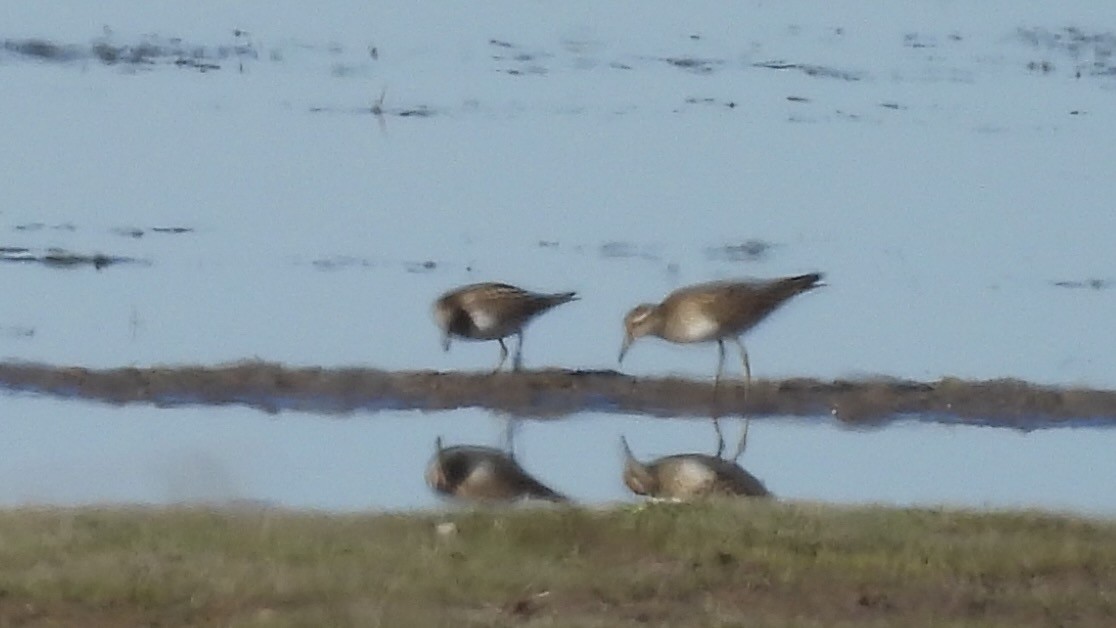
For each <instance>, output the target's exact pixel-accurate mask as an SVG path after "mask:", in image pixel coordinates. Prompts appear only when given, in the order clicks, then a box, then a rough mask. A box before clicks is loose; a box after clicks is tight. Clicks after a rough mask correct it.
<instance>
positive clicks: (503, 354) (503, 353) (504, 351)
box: [492, 338, 508, 373]
mask: <svg viewBox="0 0 1116 628" xmlns="http://www.w3.org/2000/svg"><path fill="white" fill-rule="evenodd" d="M497 342H499V343H500V361H499V362H497V363H496V368H494V369H492V372H493V373H498V372H499V371H500V367H501V366H504V360H507V359H508V346H507V345H506V344H504V339H503V338H498V339H497Z"/></svg>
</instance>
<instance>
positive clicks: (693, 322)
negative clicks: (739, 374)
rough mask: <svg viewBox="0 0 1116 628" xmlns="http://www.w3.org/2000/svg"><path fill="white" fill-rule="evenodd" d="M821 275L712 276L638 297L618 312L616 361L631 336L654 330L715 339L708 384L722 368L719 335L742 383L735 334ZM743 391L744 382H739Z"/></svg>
mask: <svg viewBox="0 0 1116 628" xmlns="http://www.w3.org/2000/svg"><path fill="white" fill-rule="evenodd" d="M821 279H822V275H821V274H820V273H811V274H809V275H799V276H797V277H783V278H780V279H771V280H767V281H712V282H709V283H701V284H696V285H693V286H687V287H685V288H679V289H678V290H675V291H674V292H672V293H670V294H669V295H667V298H665V299H663V302H662V303H659V304H651V303H644V304H641V305H637V306H636V307H634V308H632V310H631V311H630V312H628V315H627V316H625V317H624V329H625V335H624V344H623V346H622V347H620V361H621V362H623V361H624V354H626V353H627V352H628V348H629V347H631V345H632V343H633V342H635V341H636V339H638V338H640V337H642V336H648V335H650V336H658V337H660V338H663V339H664V340H669V341H670V342H677V343H691V342H708V341H711V340H716V341H717V346H718V349H719V355H720V357H719V360H718V362H717V375H716V377H715V378H714V380H713V383H714V386H716V385H717V383H719V382H720V380H721V373H722V372H723V371H724V368H725V339H726V338H727V339H731V340H732V341H733V342H735V343H736V346H738V347H740V359H741V362H742V363H743V365H744V379H745V383H746V384H747V383H750V382H751V380H752V369H751V366H750V365H749V363H748V351H747V350H746V349H745V348H744V343H743V342H741V341H740V336H741V335H743V334H744V333H745V332H747V331H748V330H749V329H751V328H752V327H755V326H756V324H757V323H759V322H760V321H762V320H763V319H765V318H767V316H768V315H769V314H771V312H773V311H775V310H776V309H778V307H779V306H780V305H782V304H783V303H785V302H786V301H787V300H788V299H790V298H791V297H793V296H795V295H797V294H801V293H803V292H806V291H807V290H811V289H813V288H817V287H819V286H822V285H825V284H822V283H820V282H821ZM745 391H747V388H745Z"/></svg>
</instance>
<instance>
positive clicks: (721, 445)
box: [713, 337, 752, 460]
mask: <svg viewBox="0 0 1116 628" xmlns="http://www.w3.org/2000/svg"><path fill="white" fill-rule="evenodd" d="M732 340H733V342H735V343H736V346H737V347H739V348H740V362H741V365H742V366H743V367H744V394H743V399H742V400H741V402H740V406H741V408H743V410H742V411H741V414H742V415H744V434H743V436H741V437H740V443H739V444H738V445H737V447H736V455H734V456H733V457H732V459H733V460H736V459H737V458H739V457H740V454H742V453H744V448H745V447H746V446H747V440H748V423H749V418H748V414H747V405H748V389H750V388H751V387H752V365H751V363H750V362H749V360H748V350H747V349H745V348H744V343H743V342H741V341H740V338H739V337H734V338H733V339H732ZM724 370H725V341H724V340H723V339H720V338H718V339H717V374H716V376H714V377H713V429H714V430H715V431H716V432H717V457H718V458H720V457H721V454H722V453H724V451H725V436H724V434H723V433H722V432H721V420H720V419H721V417H720V413H719V411H720V408H719V407H718V405H717V393H718V390H719V387H720V384H721V375H722V374H723V373H724Z"/></svg>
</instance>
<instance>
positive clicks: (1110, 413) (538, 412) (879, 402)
mask: <svg viewBox="0 0 1116 628" xmlns="http://www.w3.org/2000/svg"><path fill="white" fill-rule="evenodd" d="M0 387H3V388H6V389H8V390H10V391H19V392H29V393H36V394H44V395H54V396H58V397H66V398H76V399H90V400H96V401H104V402H110V403H150V404H154V405H157V406H182V405H226V404H237V405H245V406H250V407H255V408H259V409H261V410H264V411H267V412H278V411H280V410H299V411H306V412H322V413H346V412H355V411H362V412H375V411H379V410H424V411H436V410H453V409H457V408H465V407H478V408H488V409H491V410H494V411H498V412H503V413H510V414H515V415H519V416H529V417H538V418H542V417H558V416H562V415H567V414H573V413H576V412H583V411H589V412H609V413H618V414H647V415H653V416H664V417H666V416H670V417H674V416H683V417H708V416H710V415H712V414H716V415H718V416H730V415H737V416H739V415H742V414H746V415H748V416H814V417H817V416H830V415H832V416H834V417H836V418H837V419H838V420H840V421H843V422H845V423H848V424H851V425H881V424H884V423H887V422H889V421H892V420H895V419H902V418H919V419H922V420H932V421H940V422H948V423H972V424H982V425H1001V426H1010V427H1016V428H1020V429H1035V428H1040V427H1051V426H1056V425H1067V426H1068V425H1073V426H1083V425H1111V424H1114V423H1116V391H1109V390H1091V389H1083V388H1053V387H1045V386H1039V385H1035V384H1030V383H1027V382H1023V381H1019V380H1008V379H1004V380H990V381H963V380H959V379H943V380H941V381H938V382H933V383H923V382H912V381H901V380H891V379H883V378H879V379H864V380H856V381H852V380H837V381H820V380H815V379H787V380H781V381H772V380H756V381H754V382H753V384H752V387H751V389H750V391H749V392H748V395H747V399H745V397H744V388H743V385H742V383H740V382H739V381H734V382H731V383H723V384H722V386H721V387H720V389H719V390H718V392H717V398H716V402H714V396H713V395H714V389H713V386H712V384H711V383H710V382H708V381H704V382H703V381H693V380H686V379H679V378H672V377H667V378H637V377H631V376H628V375H624V374H622V373H617V372H615V371H566V370H545V371H523V372H518V373H507V372H505V373H498V374H487V373H476V372H471V373H460V372H452V373H442V372H436V371H382V370H377V369H370V368H331V369H327V368H313V367H287V366H283V365H281V364H274V363H267V362H237V363H233V364H226V365H218V366H171V367H150V368H115V369H104V370H96V369H87V368H81V367H67V366H52V365H44V364H28V363H4V364H0Z"/></svg>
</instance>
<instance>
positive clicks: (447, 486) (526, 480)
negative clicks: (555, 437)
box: [426, 436, 569, 503]
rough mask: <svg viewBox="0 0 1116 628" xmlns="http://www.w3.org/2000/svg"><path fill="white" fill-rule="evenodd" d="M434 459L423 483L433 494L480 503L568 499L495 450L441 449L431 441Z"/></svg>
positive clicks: (471, 446) (507, 455)
mask: <svg viewBox="0 0 1116 628" xmlns="http://www.w3.org/2000/svg"><path fill="white" fill-rule="evenodd" d="M434 447H435V451H434V457H433V458H432V459H431V460H430V464H429V465H427V467H426V484H427V485H428V486H430V488H432V489H434V491H435V492H437V493H439V494H441V495H446V496H449V497H454V498H457V499H461V500H465V501H474V502H482V503H498V502H511V501H516V500H519V499H542V500H547V501H552V502H568V501H569V499H568V498H567V497H566V496H565V495H562V494H561V493H558V492H557V491H555V490H554V489H552V488H550V487H548V486H546V485H545V484H543V483H542V482H540V481H538V480H536V479H535V478H533V477H531V475H530V474H529V473H527V472H526V471H524V470H523V467H521V466H519V463H518V462H516V461H515V458H513V457H512V456H511V455H509V454H507V453H505V452H503V451H501V450H499V449H496V448H494V447H479V446H474V445H457V446H453V447H444V448H443V447H442V437H441V436H439V437H438V438H437V439H436V440H435V441H434Z"/></svg>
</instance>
